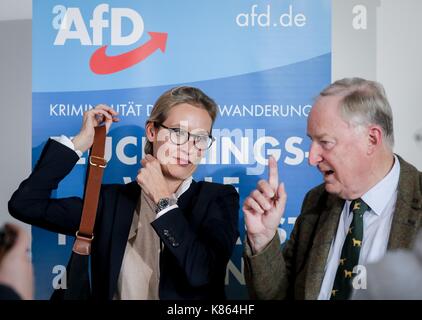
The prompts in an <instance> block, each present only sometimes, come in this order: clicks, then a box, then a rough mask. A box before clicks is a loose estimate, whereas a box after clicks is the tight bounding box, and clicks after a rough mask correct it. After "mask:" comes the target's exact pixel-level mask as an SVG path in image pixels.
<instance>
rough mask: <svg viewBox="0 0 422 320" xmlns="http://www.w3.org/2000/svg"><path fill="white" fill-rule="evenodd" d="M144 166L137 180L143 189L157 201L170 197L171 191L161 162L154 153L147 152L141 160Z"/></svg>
mask: <svg viewBox="0 0 422 320" xmlns="http://www.w3.org/2000/svg"><path fill="white" fill-rule="evenodd" d="M141 164H142V168H141V169H139V171H138V175H137V176H136V181H137V182H138V184H139V185H140V186H141V188H142V190H144V192H145V193H146V195H147V196H149V197H150V198H151V199H152V200H153V201H154V202H155V203H157V202H158V200H160V199H161V198H169V197H170V196H171V192H170V191H169V188H168V185H167V182H166V180H165V178H164V175H163V172H162V171H161V164H160V162H159V161H158V160H157V159H156V158H154V157H153V156H152V155H150V154H147V155H146V156H145V158H144V159H142V160H141Z"/></svg>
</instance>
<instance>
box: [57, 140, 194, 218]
mask: <svg viewBox="0 0 422 320" xmlns="http://www.w3.org/2000/svg"><path fill="white" fill-rule="evenodd" d="M52 139H53V140H55V141H57V142H59V143H61V144H63V145H65V146H66V147H68V148H70V149H72V150H73V151H75V152H76V154H77V155H78V156H79V158H80V157H81V156H82V152H81V151H80V150H75V145H74V144H73V142H72V140H70V139H69V138H68V137H66V136H65V135H61V136H60V137H59V138H52ZM191 183H192V176H190V177H189V178H187V179H185V180H184V181H183V182H182V184H181V185H180V186H179V188H178V189H177V190H176V192H175V193H174V195H175V196H176V199H179V197H180V196H181V195H182V194H183V193H185V191H186V190H188V189H189V187H190V185H191ZM175 208H178V205H177V204H174V205H171V206H169V207H167V208H165V209H163V210H161V211H159V212H158V213H157V216H156V219H158V218H159V217H161V216H162V215H163V214H165V213H166V212H168V211H170V210H172V209H175Z"/></svg>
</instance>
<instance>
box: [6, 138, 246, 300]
mask: <svg viewBox="0 0 422 320" xmlns="http://www.w3.org/2000/svg"><path fill="white" fill-rule="evenodd" d="M78 159H79V158H78V156H77V155H76V153H75V152H74V151H72V150H71V149H69V148H68V147H66V146H64V145H62V144H60V143H58V142H56V141H54V140H49V141H48V142H47V144H46V146H45V147H44V149H43V151H42V153H41V156H40V158H39V160H38V162H37V164H36V166H35V168H34V170H33V172H32V173H31V175H30V176H29V177H28V178H27V179H26V180H24V181H23V182H22V183H21V184H20V186H19V188H18V189H17V190H16V191H15V192H14V194H13V195H12V198H11V199H10V201H9V212H10V213H11V214H12V216H14V217H15V218H17V219H19V220H22V221H24V222H26V223H29V224H32V225H36V226H38V227H41V228H45V229H47V230H50V231H54V232H59V233H62V234H67V235H71V236H74V235H75V232H76V231H77V230H78V228H79V223H80V219H81V214H82V206H83V201H82V199H81V198H79V197H69V198H61V199H52V198H51V192H52V190H54V189H57V186H58V184H59V182H60V181H61V180H62V179H63V178H64V177H65V176H66V175H67V174H68V173H69V172H70V171H71V170H72V168H73V167H74V165H75V164H76V162H77V161H78ZM140 191H141V189H140V187H139V185H138V184H137V183H136V182H132V183H129V184H126V185H125V184H104V185H102V187H101V191H100V199H99V204H98V210H97V218H96V222H95V228H94V234H95V238H94V240H93V244H92V256H91V259H92V260H91V268H92V269H91V274H92V290H93V296H94V299H99V300H106V299H112V298H113V295H114V293H115V291H116V286H117V279H118V276H119V273H120V268H121V264H122V259H123V255H124V252H125V248H126V243H127V239H128V235H129V229H130V226H131V223H132V218H133V213H134V210H135V207H136V204H137V202H138V200H139V198H140ZM178 206H179V208H176V209H173V210H171V211H169V212H167V213H166V214H164V215H163V216H161V217H160V218H158V219H156V220H155V221H153V222H152V223H151V224H152V227H153V228H154V230H155V231H156V233H157V235H158V236H159V237H160V239H161V241H162V243H163V245H164V246H163V250H162V251H161V253H160V284H159V295H160V299H224V298H225V293H224V278H225V272H226V266H227V263H228V261H229V259H230V257H231V255H232V252H233V249H234V246H235V243H236V240H237V238H238V235H239V234H238V211H239V195H238V193H237V192H236V189H235V188H234V187H233V186H230V185H222V184H216V183H208V182H195V181H193V182H192V184H191V185H190V187H189V189H188V190H187V191H186V192H185V193H183V195H182V196H181V197H180V198H179V200H178Z"/></svg>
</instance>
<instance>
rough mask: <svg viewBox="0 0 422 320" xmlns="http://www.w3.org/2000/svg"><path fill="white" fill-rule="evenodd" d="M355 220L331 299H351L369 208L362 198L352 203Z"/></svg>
mask: <svg viewBox="0 0 422 320" xmlns="http://www.w3.org/2000/svg"><path fill="white" fill-rule="evenodd" d="M350 208H351V211H352V213H353V220H352V223H351V224H350V227H349V231H348V232H347V236H346V239H345V240H344V244H343V248H342V250H341V255H340V260H339V265H338V268H337V272H336V277H335V280H334V285H333V289H332V290H331V297H330V299H331V300H345V299H349V297H350V294H351V293H352V280H353V268H354V267H355V266H357V265H358V263H359V254H360V249H361V246H362V240H363V214H364V213H365V212H366V211H367V210H369V207H368V205H367V204H366V203H365V202H364V201H363V200H362V199H357V200H353V201H352V203H351V205H350Z"/></svg>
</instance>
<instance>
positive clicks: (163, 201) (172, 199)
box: [155, 194, 177, 213]
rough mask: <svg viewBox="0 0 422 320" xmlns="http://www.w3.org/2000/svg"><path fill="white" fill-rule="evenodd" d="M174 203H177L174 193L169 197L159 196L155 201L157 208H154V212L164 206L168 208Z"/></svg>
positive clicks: (162, 208)
mask: <svg viewBox="0 0 422 320" xmlns="http://www.w3.org/2000/svg"><path fill="white" fill-rule="evenodd" d="M174 204H177V198H176V196H175V195H174V194H173V195H172V196H171V197H169V198H161V199H160V200H158V202H157V208H156V209H155V213H158V212H160V211H161V210H164V209H165V208H168V207H170V206H172V205H174Z"/></svg>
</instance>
